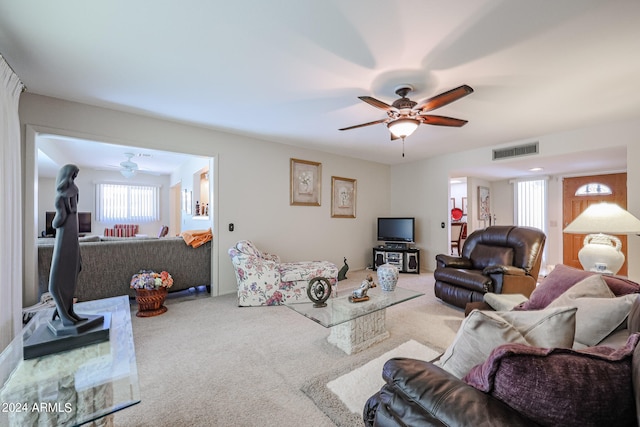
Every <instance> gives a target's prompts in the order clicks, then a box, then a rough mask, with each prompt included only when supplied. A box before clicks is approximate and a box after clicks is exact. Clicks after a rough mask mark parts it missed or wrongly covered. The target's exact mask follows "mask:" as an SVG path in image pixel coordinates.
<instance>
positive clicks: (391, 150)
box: [0, 0, 640, 169]
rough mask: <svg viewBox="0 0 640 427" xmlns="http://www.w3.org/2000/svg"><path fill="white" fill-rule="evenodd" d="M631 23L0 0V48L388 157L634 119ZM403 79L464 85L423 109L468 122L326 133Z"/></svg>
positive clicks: (190, 118)
mask: <svg viewBox="0 0 640 427" xmlns="http://www.w3.org/2000/svg"><path fill="white" fill-rule="evenodd" d="M638 22H640V2H639V1H637V0H609V1H606V2H605V1H602V0H563V1H557V0H538V1H528V2H522V1H520V2H516V1H512V0H511V1H509V0H502V1H499V0H457V1H454V2H447V1H441V0H439V1H435V0H350V1H340V0H323V1H320V0H277V1H264V0H235V1H232V2H231V1H224V2H223V1H205V0H199V1H198V0H182V1H180V2H158V1H152V0H137V1H135V2H130V1H123V0H111V1H103V2H87V1H85V0H65V1H64V2H61V1H50V0H30V1H19V0H4V1H1V2H0V53H1V54H2V55H3V56H4V57H5V58H6V60H7V61H8V62H9V64H10V65H11V66H12V67H13V68H14V70H15V71H16V73H17V74H18V75H19V76H20V78H21V79H22V80H23V82H24V83H25V84H26V86H27V87H28V90H29V92H32V93H37V94H42V95H48V96H53V97H57V98H62V99H68V100H72V101H78V102H83V103H87V104H92V105H99V106H105V107H110V108H115V109H119V110H124V111H130V112H135V113H141V114H146V115H152V116H156V117H162V118H166V119H171V120H177V121H181V122H187V123H191V124H195V125H199V126H204V127H207V128H212V129H218V130H222V131H227V132H233V133H237V134H243V135H250V136H255V137H258V138H261V139H265V140H270V141H276V142H282V143H286V144H291V145H299V146H305V147H309V148H314V149H319V150H323V151H327V152H334V153H339V154H342V155H345V156H352V157H356V158H362V159H366V160H372V161H377V162H381V163H386V164H398V163H402V162H407V161H414V160H418V159H422V158H426V157H431V156H435V155H439V154H444V153H448V152H454V151H460V150H467V149H473V148H479V147H486V146H494V145H497V144H503V143H508V142H512V141H518V140H524V139H528V138H533V137H535V136H538V135H544V134H549V133H555V132H561V131H565V130H570V129H576V128H581V127H587V126H591V125H594V124H604V123H610V122H615V121H620V120H626V119H632V118H637V117H639V116H640V96H637V94H634V92H633V91H632V90H631V89H632V88H634V87H636V80H637V76H638V75H640V55H639V54H638V52H640V25H638ZM403 83H409V84H411V85H413V86H414V87H415V88H416V91H415V92H412V93H411V94H409V97H410V98H412V99H413V100H415V101H418V102H419V101H421V100H423V99H425V98H428V97H431V96H434V95H437V94H439V93H441V92H444V91H446V90H449V89H452V88H454V87H457V86H460V85H462V84H468V85H470V86H471V87H473V88H474V90H475V92H474V93H473V94H471V95H469V96H467V97H465V98H462V99H460V100H458V101H456V102H454V103H452V104H449V105H447V106H445V107H442V108H441V109H438V110H436V111H434V114H441V115H445V116H451V117H456V118H461V119H466V120H468V121H469V123H468V124H467V125H466V126H464V127H462V128H449V127H438V126H429V125H421V126H420V127H419V128H418V130H417V131H416V132H415V133H414V134H413V135H411V136H410V137H409V138H407V140H406V157H405V158H402V157H401V142H400V141H399V140H398V141H394V142H390V141H389V133H388V131H387V129H386V127H385V126H384V125H383V124H378V125H374V126H369V127H365V128H359V129H354V130H349V131H344V132H339V131H338V130H337V129H339V128H342V127H346V126H350V125H356V124H360V123H365V122H369V121H373V120H377V119H381V118H384V117H385V114H384V112H383V111H382V110H379V109H376V108H374V107H372V106H370V105H368V104H366V103H364V102H362V101H360V100H359V99H358V98H357V97H358V96H360V95H370V96H373V97H376V98H378V99H380V100H382V101H385V102H387V103H391V102H393V100H395V99H396V95H395V94H394V88H395V87H396V86H397V85H399V84H403ZM117 148H118V153H119V154H120V155H122V147H117ZM623 156H624V154H623ZM90 157H93V158H96V157H97V156H95V155H93V156H90ZM598 157H600V158H599V159H598V161H599V162H600V163H598V169H616V168H617V166H614V165H613V164H606V163H602V162H607V161H609V160H612V161H613V163H615V164H617V165H619V164H620V163H621V162H623V163H624V159H619V158H618V159H615V158H614V154H613V153H608V154H607V156H605V157H604V158H603V157H602V156H598ZM122 160H124V158H123V159H122ZM587 160H588V159H585V161H587ZM119 161H121V160H119ZM562 165H563V167H564V168H565V169H566V168H569V169H570V168H572V166H571V162H569V164H567V162H566V159H564V160H563V162H562Z"/></svg>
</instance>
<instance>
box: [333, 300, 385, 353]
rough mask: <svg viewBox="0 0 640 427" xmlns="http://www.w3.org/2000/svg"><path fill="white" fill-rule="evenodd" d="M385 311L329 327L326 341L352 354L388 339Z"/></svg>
mask: <svg viewBox="0 0 640 427" xmlns="http://www.w3.org/2000/svg"><path fill="white" fill-rule="evenodd" d="M386 317H387V316H386V310H378V311H374V312H373V313H369V314H366V315H364V316H360V317H357V318H355V319H353V320H350V321H348V322H344V323H341V324H339V325H336V326H333V327H331V333H330V334H329V337H328V338H327V340H328V341H329V342H330V343H331V344H333V345H335V346H336V347H338V348H339V349H340V350H342V351H344V352H345V353H347V354H354V353H358V352H359V351H362V350H364V349H366V348H369V347H371V346H372V345H374V344H377V343H379V342H380V341H383V340H385V339H387V338H388V337H389V332H388V331H387V329H386V326H385V321H386Z"/></svg>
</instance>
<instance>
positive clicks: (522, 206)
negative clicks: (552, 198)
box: [514, 179, 547, 232]
mask: <svg viewBox="0 0 640 427" xmlns="http://www.w3.org/2000/svg"><path fill="white" fill-rule="evenodd" d="M514 195H515V203H514V206H515V210H516V212H515V218H516V225H518V226H521V227H535V228H538V229H540V230H542V231H544V232H546V219H547V180H546V179H535V180H528V181H516V182H515V191H514Z"/></svg>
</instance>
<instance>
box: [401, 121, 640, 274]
mask: <svg viewBox="0 0 640 427" xmlns="http://www.w3.org/2000/svg"><path fill="white" fill-rule="evenodd" d="M534 139H535V140H537V141H539V142H540V154H539V156H556V155H563V154H568V153H574V152H580V151H584V150H599V149H603V148H610V147H614V146H617V147H620V146H626V147H627V195H628V200H627V209H628V210H629V212H631V213H632V214H634V215H635V216H637V217H640V144H639V140H640V120H631V121H624V122H619V123H614V124H609V125H599V126H594V127H591V128H585V129H577V130H573V131H570V132H563V133H556V134H551V135H542V136H537V137H535V138H534ZM530 140H531V139H528V140H527V141H514V142H511V143H508V144H502V145H501V146H511V145H514V144H520V143H523V142H528V141H530ZM498 147H500V146H492V147H486V148H482V149H476V150H469V151H465V152H460V153H455V154H450V155H443V156H438V157H434V158H431V159H426V160H422V161H419V162H414V163H410V164H406V165H397V166H394V167H392V168H391V194H392V196H391V199H392V211H395V210H396V209H397V207H404V209H410V210H413V211H414V212H415V213H416V216H417V218H416V221H418V222H419V223H420V224H422V226H423V228H422V235H421V242H420V243H421V244H420V246H421V247H422V249H423V254H422V261H423V263H422V267H423V268H426V269H430V270H432V269H433V268H435V259H434V257H435V255H436V254H439V253H447V247H448V238H449V233H448V231H447V230H446V229H442V228H440V223H448V216H447V215H448V206H449V195H448V192H447V188H448V179H449V178H450V177H454V176H467V179H468V192H469V198H468V203H469V212H470V218H469V221H470V223H471V222H472V220H473V218H477V215H475V213H474V212H475V210H476V206H475V204H476V203H477V200H476V198H477V196H476V187H477V185H481V184H480V182H483V181H484V180H479V179H474V178H473V177H472V176H470V174H469V173H468V171H469V170H474V169H477V168H478V167H482V166H490V165H491V163H492V160H491V158H492V152H491V150H492V149H493V148H498ZM592 172H596V171H590V170H586V171H585V175H587V174H591V173H592ZM514 178H515V177H514ZM408 182H410V183H411V185H407V183H408ZM484 182H486V183H487V184H488V185H487V186H489V187H490V188H491V209H492V210H493V211H496V210H497V212H500V214H499V216H498V214H497V213H496V217H497V223H498V224H506V223H507V222H508V221H507V219H508V218H509V215H511V217H512V216H513V190H507V189H506V187H507V185H506V184H505V183H504V182H502V183H500V182H499V183H496V184H495V185H494V183H493V182H487V181H484ZM561 186H562V182H561V179H560V177H552V179H551V180H550V188H549V196H550V199H552V200H550V214H549V218H548V220H549V223H550V224H553V225H552V226H549V228H548V230H549V232H548V236H547V242H548V243H547V244H548V245H549V251H548V257H549V259H548V262H549V263H550V264H558V263H562V207H561V194H562V192H561ZM427 201H428V202H427ZM509 211H511V213H509ZM394 213H395V212H394ZM476 221H477V220H476ZM487 225H488V224H487ZM480 226H481V224H480ZM628 245H629V246H628V257H629V277H630V278H631V279H633V280H640V263H638V262H635V261H640V237H637V236H631V237H630V238H629V244H628Z"/></svg>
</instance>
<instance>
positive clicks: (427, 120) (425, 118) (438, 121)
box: [419, 114, 468, 127]
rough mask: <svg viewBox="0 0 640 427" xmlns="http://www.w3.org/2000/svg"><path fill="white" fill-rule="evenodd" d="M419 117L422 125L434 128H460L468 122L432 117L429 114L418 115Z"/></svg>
mask: <svg viewBox="0 0 640 427" xmlns="http://www.w3.org/2000/svg"><path fill="white" fill-rule="evenodd" d="M419 117H420V120H421V121H422V123H424V124H427V125H435V126H454V127H460V126H464V125H465V124H467V122H468V120H462V119H454V118H453V117H445V116H434V115H431V114H428V115H420V116H419Z"/></svg>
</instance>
